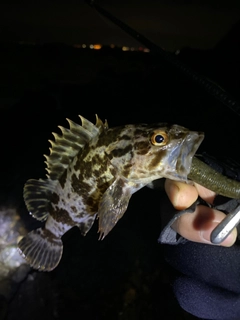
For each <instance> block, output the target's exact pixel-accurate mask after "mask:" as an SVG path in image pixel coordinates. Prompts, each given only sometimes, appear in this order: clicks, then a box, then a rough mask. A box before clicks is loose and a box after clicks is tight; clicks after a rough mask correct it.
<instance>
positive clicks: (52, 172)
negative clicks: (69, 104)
mask: <svg viewBox="0 0 240 320" xmlns="http://www.w3.org/2000/svg"><path fill="white" fill-rule="evenodd" d="M79 117H80V119H81V121H82V125H79V124H77V123H75V122H73V121H71V120H69V119H67V121H68V123H69V126H70V128H69V129H66V128H64V127H61V126H59V128H60V130H61V131H62V135H59V134H57V133H53V136H54V138H55V141H51V140H49V142H50V143H51V148H50V155H49V156H47V155H44V157H45V158H46V161H45V163H46V164H47V168H46V170H47V172H48V174H47V177H48V178H50V179H51V180H58V179H59V178H60V177H61V175H62V174H63V172H64V171H65V169H66V168H67V167H68V166H69V164H70V163H71V161H72V159H73V158H74V157H75V156H76V154H77V153H79V152H80V151H81V150H82V149H83V147H84V146H85V144H86V143H88V142H90V141H91V140H92V139H93V138H94V137H96V136H98V135H99V134H100V133H101V132H102V131H103V130H106V129H108V125H107V122H106V121H105V123H103V122H102V120H101V119H99V118H98V116H97V115H96V125H94V124H93V123H92V122H90V121H88V120H87V119H85V118H84V117H82V116H79Z"/></svg>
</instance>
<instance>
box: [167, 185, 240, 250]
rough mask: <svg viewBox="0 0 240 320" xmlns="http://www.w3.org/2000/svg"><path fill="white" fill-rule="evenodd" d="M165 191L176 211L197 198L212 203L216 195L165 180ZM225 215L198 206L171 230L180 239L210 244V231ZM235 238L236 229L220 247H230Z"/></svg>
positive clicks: (187, 205) (195, 186)
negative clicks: (178, 235) (179, 236)
mask: <svg viewBox="0 0 240 320" xmlns="http://www.w3.org/2000/svg"><path fill="white" fill-rule="evenodd" d="M165 190H166V193H167V195H168V198H169V199H170V201H171V203H172V205H173V206H174V207H175V208H176V209H177V210H184V209H186V208H188V207H190V206H191V204H192V203H194V202H195V201H196V200H197V198H198V196H200V197H201V198H202V199H204V200H205V201H207V202H208V203H213V201H214V198H215V196H216V194H215V193H214V192H213V191H211V190H208V189H206V188H204V187H202V186H200V185H198V184H194V185H190V184H186V183H183V182H178V181H173V180H170V179H166V181H165ZM224 217H225V214H224V213H223V212H221V211H218V210H216V209H212V208H209V207H206V206H203V205H198V206H197V207H196V210H195V211H194V213H185V214H184V215H181V216H180V217H179V218H178V219H177V220H176V221H175V222H174V224H173V225H172V228H173V229H174V230H175V231H176V232H177V233H178V234H180V235H181V236H182V237H184V238H186V239H188V240H191V241H194V242H200V243H208V244H212V243H211V241H210V235H211V232H212V230H213V229H214V228H215V227H216V226H217V225H218V224H219V222H220V221H222V220H223V219H224ZM236 238H237V229H236V228H235V229H234V230H233V231H232V232H231V234H229V236H228V237H227V238H226V239H225V240H224V241H223V242H222V243H221V245H222V246H225V247H230V246H232V245H233V244H234V243H235V241H236Z"/></svg>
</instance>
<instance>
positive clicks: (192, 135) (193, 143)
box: [169, 131, 204, 181]
mask: <svg viewBox="0 0 240 320" xmlns="http://www.w3.org/2000/svg"><path fill="white" fill-rule="evenodd" d="M203 139H204V133H203V132H196V131H191V132H189V133H188V134H187V135H186V137H185V138H184V139H183V140H182V141H181V145H178V146H177V147H176V148H175V150H173V151H172V152H171V155H170V157H169V160H170V163H172V165H173V168H172V169H173V177H172V179H176V180H181V181H187V180H188V179H187V176H188V174H189V172H190V170H191V166H192V159H193V157H194V155H195V153H196V151H197V149H198V148H199V146H200V144H201V143H202V141H203ZM171 159H172V161H171Z"/></svg>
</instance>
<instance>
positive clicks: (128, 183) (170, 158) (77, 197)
mask: <svg viewBox="0 0 240 320" xmlns="http://www.w3.org/2000/svg"><path fill="white" fill-rule="evenodd" d="M80 118H81V120H82V126H80V125H78V124H75V123H73V122H72V121H70V120H68V122H69V124H70V129H65V128H62V127H60V129H61V130H62V136H61V135H57V134H54V137H55V142H53V141H50V142H51V144H52V148H51V149H50V151H51V152H50V155H49V156H45V157H46V159H47V161H46V164H47V171H48V174H47V179H46V180H42V179H40V180H34V179H30V180H28V181H27V183H26V184H25V187H24V200H25V203H26V206H27V208H28V210H29V212H30V214H32V215H33V217H35V218H36V219H38V220H40V221H45V220H46V223H45V226H44V228H39V229H37V230H33V231H32V232H30V233H29V234H28V235H27V236H26V237H24V238H23V239H22V240H21V241H20V242H19V249H20V252H21V253H22V254H23V256H24V257H25V258H26V260H27V261H28V262H29V264H30V265H31V266H32V267H33V268H35V269H38V270H44V271H51V270H53V269H54V268H55V267H56V266H57V265H58V263H59V261H60V259H61V256H62V251H63V245H62V241H61V237H62V235H63V234H64V233H66V232H67V231H68V230H69V229H71V228H72V227H74V226H78V227H79V229H80V231H81V233H82V234H83V235H86V234H87V232H88V231H89V229H90V228H91V226H92V224H93V223H94V221H95V218H96V216H98V218H99V219H98V223H99V233H100V237H99V238H100V239H103V238H104V237H105V236H106V235H107V234H108V233H109V232H110V231H111V230H112V228H113V227H114V226H115V224H116V223H117V221H118V220H119V219H120V218H121V217H122V216H123V214H124V213H125V211H126V210H127V207H128V203H129V200H130V198H131V196H132V194H133V193H135V192H136V191H138V190H139V189H141V188H143V187H144V186H147V185H148V184H151V182H152V181H154V180H156V179H159V178H163V177H164V178H171V179H175V180H179V181H187V176H188V174H189V172H190V168H191V163H192V158H193V156H194V154H195V152H196V150H197V149H198V147H199V145H200V143H201V142H202V140H203V137H204V135H203V133H201V132H195V131H189V130H188V129H186V128H184V127H181V126H178V125H168V124H166V123H158V124H151V125H148V124H132V125H124V126H120V127H114V128H108V125H107V122H105V123H103V122H102V121H101V120H100V119H99V118H98V117H97V121H96V124H95V125H94V124H92V123H91V122H90V121H88V120H86V119H85V118H83V117H81V116H80Z"/></svg>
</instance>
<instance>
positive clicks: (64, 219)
mask: <svg viewBox="0 0 240 320" xmlns="http://www.w3.org/2000/svg"><path fill="white" fill-rule="evenodd" d="M51 216H52V217H53V219H54V220H55V221H57V222H61V223H65V224H66V225H68V226H75V225H76V223H75V222H74V221H73V220H72V218H71V217H70V216H69V213H68V212H67V210H65V209H61V208H58V207H56V210H55V209H54V208H52V210H51Z"/></svg>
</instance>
